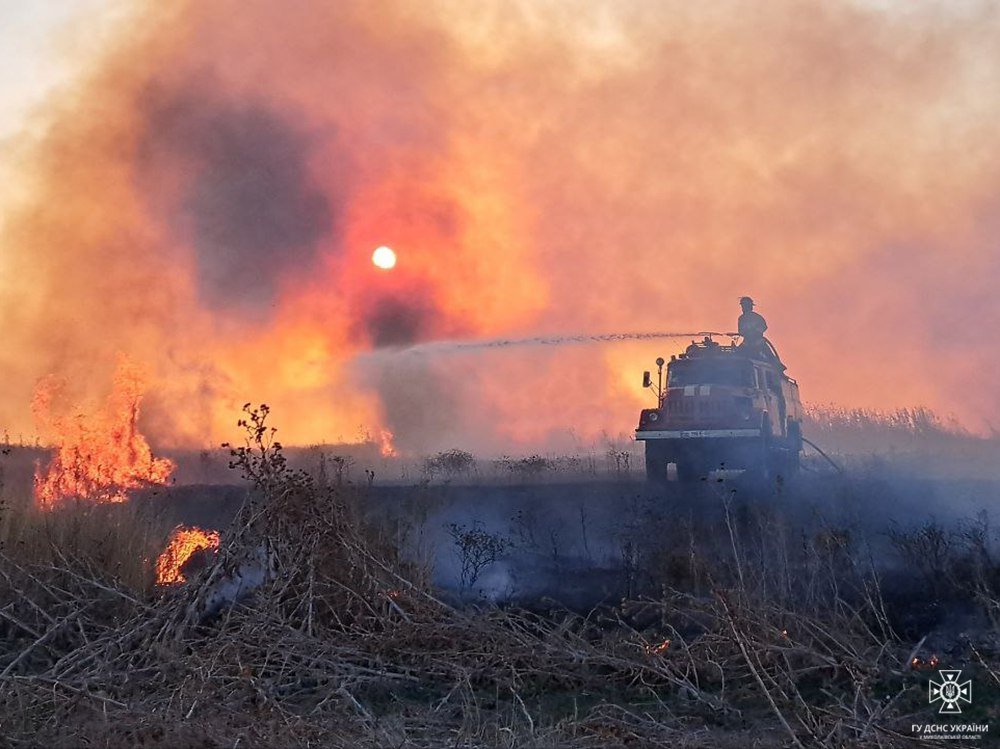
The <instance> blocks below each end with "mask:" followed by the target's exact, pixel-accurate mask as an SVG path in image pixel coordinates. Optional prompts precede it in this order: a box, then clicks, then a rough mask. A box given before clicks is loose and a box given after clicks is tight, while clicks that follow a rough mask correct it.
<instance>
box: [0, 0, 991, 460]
mask: <svg viewBox="0 0 1000 749" xmlns="http://www.w3.org/2000/svg"><path fill="white" fill-rule="evenodd" d="M136 18H137V19H139V20H141V21H143V22H142V23H131V24H128V25H127V27H126V26H123V28H122V29H121V37H120V41H119V42H118V43H117V44H116V45H115V46H113V47H110V48H109V49H108V50H107V51H106V54H105V56H104V57H102V58H101V59H96V60H86V61H81V69H82V70H84V71H85V72H84V73H83V74H82V75H81V79H80V81H79V82H78V83H77V85H76V86H74V87H73V89H72V90H71V91H66V92H63V93H62V94H60V95H58V96H56V97H55V98H54V99H53V101H52V102H51V103H50V107H49V109H48V116H49V119H50V127H49V128H48V130H47V131H46V132H45V134H44V135H43V136H41V137H39V138H37V139H36V140H34V141H29V140H28V139H25V141H24V142H23V144H22V148H21V149H20V152H19V153H18V154H17V156H18V166H17V169H18V174H19V175H20V181H19V183H18V188H19V189H18V190H17V191H16V195H15V197H13V198H11V199H9V200H8V203H7V204H5V205H4V206H2V210H3V221H4V234H3V237H2V239H0V242H2V249H3V258H4V260H3V267H2V275H0V279H2V280H0V305H2V310H0V311H2V314H3V319H4V320H5V322H6V324H7V339H6V341H5V347H4V351H3V355H2V357H3V358H2V364H3V367H4V372H5V389H4V394H3V396H2V397H0V424H3V425H4V426H8V428H10V429H11V431H12V432H17V431H24V432H28V433H30V431H31V429H32V425H31V417H30V413H29V409H28V403H29V401H30V393H31V390H32V387H33V385H34V383H35V381H36V380H37V379H38V378H39V377H41V376H44V375H46V374H49V373H55V374H58V375H61V376H62V377H63V378H64V379H66V380H68V381H69V382H70V383H72V385H73V386H74V387H75V389H76V390H78V391H79V393H80V394H97V393H99V392H100V391H101V389H102V388H104V387H105V383H106V382H107V379H108V377H109V373H110V370H111V367H112V364H113V361H114V359H115V356H116V355H117V353H118V352H119V351H122V352H125V353H128V354H130V355H131V356H132V357H133V358H134V359H136V360H137V361H140V362H143V363H145V364H147V365H149V366H150V367H151V368H152V369H153V371H154V372H155V373H156V375H157V378H158V380H157V384H156V385H155V387H154V392H153V393H151V394H150V397H149V399H148V401H147V402H148V403H149V406H150V407H149V409H148V411H147V414H148V418H149V420H150V424H152V425H154V426H155V429H156V432H157V433H156V435H155V436H156V437H157V438H159V440H161V441H173V442H175V443H185V444H188V443H192V442H198V443H203V444H204V443H211V442H218V441H220V440H222V439H226V438H228V437H230V436H231V428H232V424H233V423H234V421H235V418H236V416H237V414H236V412H235V409H237V408H238V406H239V405H240V404H242V403H243V402H245V401H248V400H257V401H267V402H269V403H270V404H271V405H272V407H273V408H274V410H275V414H276V418H277V419H278V420H279V421H280V426H281V428H282V430H283V436H284V437H285V439H286V441H289V442H309V441H319V440H336V439H354V438H356V435H357V434H359V433H361V432H364V431H365V430H368V431H371V432H375V430H376V429H377V428H379V427H382V426H388V427H389V428H390V429H395V430H396V431H397V432H399V433H400V434H397V438H398V439H399V441H401V442H403V443H405V444H408V445H410V446H412V447H413V448H414V449H418V448H420V447H421V446H427V445H432V444H435V443H432V442H431V441H429V440H438V441H440V440H441V439H443V437H442V436H441V435H442V434H447V435H448V436H449V439H450V440H451V441H452V442H453V444H457V445H459V446H463V447H469V448H472V449H476V448H477V447H489V448H490V449H494V448H496V449H508V446H512V445H514V446H517V447H524V448H530V449H539V448H544V447H546V446H548V445H551V444H553V442H552V440H553V439H554V438H555V436H556V435H558V434H560V433H561V434H565V433H566V431H567V430H571V431H572V433H573V434H574V435H575V436H576V438H579V439H597V438H599V436H600V435H601V434H602V433H603V432H610V433H612V434H614V433H618V432H624V431H627V430H628V429H629V428H630V427H631V424H632V421H633V419H634V416H635V413H636V410H637V409H638V407H639V406H640V404H641V403H643V402H644V398H645V394H644V393H643V391H642V390H641V388H640V386H639V373H640V372H641V371H642V370H643V369H646V368H648V367H649V362H650V360H651V359H653V358H654V357H655V356H656V355H657V354H659V353H663V354H669V353H671V351H673V350H677V348H679V347H680V346H681V345H683V343H682V342H678V343H676V344H673V343H664V344H662V345H660V344H654V343H649V342H636V343H627V344H619V343H609V344H608V345H606V346H594V347H574V348H573V349H572V350H558V351H557V350H545V351H540V350H539V349H537V348H531V347H527V348H522V349H516V350H515V349H506V350H504V351H490V352H484V353H483V354H482V355H479V354H477V355H475V356H472V355H468V356H463V359H462V361H461V362H452V363H450V364H448V365H447V366H426V365H425V366H423V369H422V371H420V372H416V371H414V372H413V374H412V376H411V377H409V378H408V377H407V367H408V366H410V365H409V364H407V363H406V362H404V361H389V360H386V359H380V360H379V361H382V362H385V363H384V364H382V365H380V366H383V367H384V368H386V371H382V372H380V371H378V370H377V368H375V365H373V364H371V363H370V362H368V363H365V364H364V365H363V366H361V365H358V364H357V363H356V361H357V360H358V357H360V356H363V355H365V354H367V353H368V352H369V351H370V350H371V349H373V348H379V347H384V346H392V345H406V344H409V343H412V342H419V341H433V340H438V339H441V338H466V339H476V338H483V337H485V338H497V337H500V338H506V337H510V338H519V337H533V336H539V335H541V336H553V335H558V334H587V333H604V332H611V331H616V330H618V331H643V330H700V329H705V328H707V329H729V328H731V327H732V326H733V321H734V319H735V316H736V314H737V312H738V308H737V305H736V299H737V298H738V297H739V296H741V295H742V294H751V295H752V296H754V297H755V298H757V300H758V302H759V304H760V309H761V311H762V312H763V313H764V314H765V316H767V318H768V321H769V323H770V333H771V335H772V337H773V340H774V341H775V343H776V344H777V346H778V348H779V350H780V351H781V353H782V356H783V358H784V359H785V360H786V362H787V363H788V364H789V367H790V371H791V373H792V374H794V375H796V376H797V377H798V378H799V379H800V381H801V383H802V387H803V392H804V395H805V396H806V398H807V399H810V400H814V401H836V402H840V403H843V404H845V405H857V406H869V407H871V406H874V407H895V406H902V405H912V404H918V403H920V404H925V405H928V406H931V407H933V408H935V409H938V410H939V411H942V412H944V413H950V412H954V413H956V414H957V415H958V416H959V417H960V418H962V419H963V420H965V422H966V423H967V424H969V425H970V426H973V427H982V426H984V423H985V422H992V423H994V424H996V423H998V422H1000V400H998V398H997V394H996V393H997V390H996V388H995V387H993V386H992V384H991V382H990V381H989V380H988V379H987V378H988V377H989V374H988V373H991V372H992V371H995V370H996V369H997V367H998V365H1000V361H998V354H997V351H996V348H995V347H993V346H991V345H989V342H988V340H986V341H984V339H983V336H982V335H981V334H980V329H981V328H984V327H986V328H988V326H989V325H990V324H991V321H992V320H995V319H998V318H1000V300H998V298H997V296H996V294H995V290H996V285H997V279H998V273H1000V268H998V266H997V261H996V257H997V254H996V252H995V243H996V228H997V226H996V211H995V206H996V201H997V195H998V194H1000V193H998V188H1000V133H998V132H997V130H996V128H995V127H994V123H995V122H996V121H997V119H998V115H1000V111H998V110H1000V103H998V100H997V99H996V97H995V96H992V95H991V94H990V92H992V91H993V90H995V89H996V86H997V83H998V81H997V78H998V76H1000V73H998V72H997V71H1000V47H998V46H997V45H996V43H995V39H996V34H997V32H998V25H1000V23H998V22H1000V17H998V9H997V7H996V5H995V4H994V3H986V2H984V3H962V4H961V5H956V4H953V3H944V2H942V3H925V4H921V5H920V7H919V8H916V7H911V6H909V5H907V6H906V7H905V8H904V7H903V5H902V4H899V5H898V6H897V4H884V3H879V4H868V3H862V2H860V1H859V2H845V3H839V4H830V3H823V2H819V0H817V1H816V2H806V3H802V2H798V1H797V0H778V1H777V2H772V3H767V4H765V5H762V4H759V3H758V4H749V3H742V2H735V1H733V2H723V3H721V4H720V3H715V4H712V6H711V7H709V6H703V5H692V4H690V3H682V2H668V3H659V4H656V3H647V2H643V1H642V0H626V1H625V2H621V1H616V2H610V1H609V2H592V3H587V4H586V6H585V7H584V6H580V5H579V4H566V3H562V2H558V1H557V0H549V1H543V2H537V1H535V2H520V3H508V2H503V3H501V2H499V1H497V2H480V3H464V2H462V3H459V2H456V1H455V0H437V1H436V2H429V3H422V4H420V5H419V6H417V5H414V4H412V3H408V2H388V3H380V4H377V5H376V6H373V5H372V4H370V3H362V2H338V3H321V2H307V1H306V0H299V1H297V2H291V3H283V4H281V6H280V7H278V5H276V4H274V3H268V2H263V1H252V2H235V0H200V1H199V2H188V3H184V4H179V5H176V6H172V9H171V10H170V11H164V10H163V9H162V6H161V5H160V4H155V3H143V2H140V0H136ZM137 29H145V31H137ZM382 244H387V245H390V246H392V247H393V248H394V249H395V250H396V251H397V253H398V256H399V264H398V265H397V267H396V268H395V269H394V270H392V271H390V272H384V271H380V270H378V269H375V268H373V267H372V265H371V263H370V255H371V252H372V250H373V249H374V248H375V247H377V246H379V245H382ZM984 344H985V345H984ZM359 373H360V376H359ZM443 394H448V398H447V399H445V403H446V407H445V408H443V409H442V410H441V411H440V413H441V414H444V415H445V416H446V417H447V418H448V419H451V421H449V422H448V424H449V426H448V429H449V430H450V431H442V430H444V429H445V426H443V425H442V423H441V422H442V420H443V417H440V418H439V415H438V414H435V413H431V412H430V411H428V413H427V414H425V415H419V414H418V415H416V416H414V414H413V413H409V414H407V415H405V416H404V415H402V413H401V410H402V409H405V408H410V409H412V408H414V407H415V406H414V405H413V404H415V403H421V404H424V405H423V406H422V407H423V408H425V410H426V409H429V408H430V406H429V405H427V404H430V403H431V402H432V401H434V400H435V399H439V398H441V397H442V395H443ZM456 414H458V415H456ZM403 432H407V433H406V434H402V433H403ZM509 449H516V447H509Z"/></svg>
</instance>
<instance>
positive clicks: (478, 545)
mask: <svg viewBox="0 0 1000 749" xmlns="http://www.w3.org/2000/svg"><path fill="white" fill-rule="evenodd" d="M447 528H448V534H449V535H450V536H451V538H452V541H454V543H455V553H456V555H457V556H458V560H459V564H460V577H461V586H462V590H468V589H469V588H471V587H472V586H473V585H475V584H476V581H477V580H479V576H480V575H481V574H482V573H483V572H484V571H485V570H486V569H488V568H489V567H490V566H491V565H493V564H495V563H496V562H497V560H499V559H500V557H501V556H503V553H504V551H506V550H507V547H508V546H510V541H509V540H508V539H507V538H506V537H505V536H504V535H503V534H500V533H491V532H490V531H487V530H486V529H484V528H483V527H482V526H481V525H479V524H475V525H472V526H465V525H460V524H458V523H450V524H449V525H448V526H447Z"/></svg>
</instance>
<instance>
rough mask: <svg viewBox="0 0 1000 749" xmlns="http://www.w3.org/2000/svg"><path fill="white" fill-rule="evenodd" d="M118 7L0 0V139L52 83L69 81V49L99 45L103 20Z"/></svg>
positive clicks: (106, 2) (62, 0) (100, 1)
mask: <svg viewBox="0 0 1000 749" xmlns="http://www.w3.org/2000/svg"><path fill="white" fill-rule="evenodd" d="M120 5H121V3H119V2H116V0H0V50H3V52H2V53H0V61H2V64H0V140H3V139H5V138H8V137H9V136H11V135H13V134H14V133H15V132H17V130H19V129H20V128H21V127H23V126H24V125H25V121H26V119H27V117H28V115H29V113H30V111H31V109H32V108H33V107H35V106H37V105H38V104H40V103H41V102H42V100H43V99H44V98H45V96H46V94H47V93H49V92H50V91H51V90H52V88H53V87H55V86H59V85H61V84H65V83H67V82H68V81H69V80H71V79H72V75H73V72H74V65H73V64H72V63H71V62H70V58H71V57H75V55H74V54H73V53H74V52H75V51H79V50H80V49H81V47H82V48H83V49H84V50H86V49H88V48H91V47H92V45H99V44H100V38H99V29H100V28H101V27H102V21H104V20H106V19H107V18H108V17H109V16H110V15H112V14H113V13H114V12H115V10H116V8H117V7H119V6H120ZM81 22H83V23H81Z"/></svg>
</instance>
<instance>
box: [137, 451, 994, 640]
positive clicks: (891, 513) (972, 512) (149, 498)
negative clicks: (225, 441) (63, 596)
mask: <svg viewBox="0 0 1000 749" xmlns="http://www.w3.org/2000/svg"><path fill="white" fill-rule="evenodd" d="M351 488H352V491H354V492H355V501H357V502H358V506H359V508H360V510H361V512H362V513H363V515H364V516H365V518H366V519H367V521H368V522H369V523H370V524H372V525H373V526H375V527H377V528H378V529H380V531H381V532H382V533H384V534H386V535H387V536H388V537H390V539H391V541H392V542H393V543H394V544H397V545H398V546H399V547H400V548H403V549H405V550H406V553H407V554H408V555H409V556H410V557H411V558H412V559H414V560H416V561H418V562H419V563H420V564H422V565H424V566H425V567H426V568H427V569H428V570H429V571H430V573H431V577H432V579H433V582H434V584H435V585H436V586H437V587H439V588H440V589H442V590H445V591H448V592H449V594H450V595H451V596H452V597H454V598H456V599H460V600H464V601H466V602H469V601H473V602H474V601H480V602H490V603H516V604H519V605H529V606H530V605H534V604H537V603H538V602H539V601H554V602H558V603H559V604H561V605H565V606H568V607H570V608H572V609H575V610H580V611H582V610H586V609H587V608H589V607H593V606H598V605H601V604H608V603H613V602H615V601H618V600H621V599H622V598H624V597H632V596H635V595H642V594H651V593H652V594H655V593H656V592H657V591H658V590H659V589H660V588H661V587H662V586H663V585H664V584H667V585H676V584H679V585H682V586H683V585H684V584H685V583H688V582H691V581H690V580H689V579H688V578H690V577H691V575H690V574H689V571H685V570H684V569H683V567H684V565H683V564H681V563H679V562H678V560H679V559H681V558H682V557H683V556H684V555H685V554H688V555H689V556H690V554H691V553H693V552H692V550H693V549H695V548H697V550H698V551H699V553H710V554H712V555H716V556H718V557H720V558H726V557H732V555H733V551H732V536H733V534H735V535H736V536H738V537H739V542H740V543H741V544H742V545H743V546H741V547H740V548H739V549H738V551H737V552H736V553H737V554H744V553H745V554H751V553H758V554H765V555H766V553H767V551H766V547H767V545H768V543H770V542H772V541H773V540H774V538H775V537H780V538H781V541H782V543H783V544H785V545H793V546H795V545H798V546H801V545H803V544H804V545H806V546H809V545H815V544H827V545H829V544H834V545H837V546H839V547H843V549H844V551H845V553H846V552H849V553H850V555H851V556H852V558H853V560H854V563H856V564H861V563H864V564H865V565H868V566H870V567H871V568H872V569H874V570H877V571H878V573H879V574H880V575H881V577H882V579H883V580H884V581H885V585H884V590H883V595H884V596H885V598H886V600H887V601H888V602H889V603H890V604H891V606H892V607H893V608H894V611H895V612H896V617H897V620H898V622H899V624H900V626H902V627H903V628H904V630H906V632H907V634H909V635H912V636H923V635H926V634H928V633H929V632H930V631H931V630H933V629H935V628H937V627H939V626H946V627H948V626H951V624H950V623H949V622H951V620H953V619H955V620H960V621H962V622H965V623H966V624H967V625H968V626H974V623H973V622H971V620H969V619H968V617H969V615H968V613H967V612H966V611H965V609H966V608H967V606H966V605H965V601H964V600H963V597H962V596H951V597H948V596H946V595H945V592H946V591H945V589H947V588H948V587H949V584H950V582H949V579H948V575H949V574H951V573H949V572H947V571H946V570H945V569H944V568H945V567H947V566H948V565H949V564H952V563H955V562H957V561H958V558H959V557H961V556H962V554H964V553H966V552H968V551H969V549H968V548H967V547H968V545H969V544H970V543H973V542H974V541H975V538H976V537H977V534H978V535H983V534H985V536H988V537H989V539H988V541H989V544H990V545H991V548H992V545H993V544H996V543H997V542H998V541H1000V538H994V537H993V531H992V528H993V526H994V525H995V519H996V518H995V516H996V514H997V512H998V510H1000V481H995V480H992V479H986V478H942V477H923V478H922V477H917V476H912V475H907V476H903V475H893V474H891V473H888V472H887V471H885V470H884V468H883V469H880V470H879V471H877V472H874V471H859V472H855V473H848V474H836V473H832V472H831V473H821V474H818V475H817V474H815V473H806V472H803V473H802V474H800V475H799V476H797V477H796V478H795V479H793V480H791V481H788V482H778V483H775V484H770V485H761V484H758V483H751V482H748V481H743V480H742V477H741V476H740V475H739V474H734V475H719V474H716V475H713V476H711V477H709V478H707V479H705V480H702V481H700V482H696V483H694V484H690V485H683V484H676V483H671V484H667V485H666V486H656V485H652V484H649V483H647V482H646V481H645V480H643V479H641V478H638V477H636V476H634V475H626V476H618V477H614V478H607V477H594V476H589V477H575V478H574V477H558V478H557V479H553V478H551V477H548V478H545V479H544V480H536V481H513V480H509V481H497V480H476V479H475V478H472V479H469V478H467V477H466V478H460V479H456V480H453V481H438V482H432V481H427V480H424V481H420V482H419V483H415V484H405V483H400V482H392V483H377V482H376V483H372V484H367V483H361V484H352V485H351ZM246 496H247V490H246V489H245V488H244V487H243V486H240V485H237V484H213V485H187V486H175V487H170V488H165V489H156V490H150V491H148V492H141V493H139V494H138V495H137V496H136V497H135V500H134V501H135V503H136V504H137V505H139V506H141V507H143V511H144V512H152V513H153V514H155V515H157V516H159V517H160V518H162V519H165V520H166V521H167V522H169V523H171V524H184V525H196V526H199V527H203V528H214V529H218V530H221V531H223V532H224V531H225V529H226V527H227V526H228V524H229V522H230V521H231V519H232V518H233V517H234V516H235V514H236V512H237V511H238V509H239V508H240V506H241V504H242V503H243V501H244V499H245V498H246ZM470 533H471V534H474V535H473V536H472V538H473V539H478V541H479V544H480V545H483V544H486V545H489V542H491V541H493V542H496V545H495V547H491V549H487V550H486V552H484V553H486V558H485V559H484V560H481V564H480V565H479V566H478V567H477V568H476V569H475V570H473V571H472V572H468V571H467V574H466V575H465V577H464V579H463V575H462V562H463V559H466V560H467V557H468V556H469V554H470V551H469V550H468V548H465V549H463V547H462V542H463V539H465V541H466V542H468V540H469V538H470V536H469V535H468V534H470ZM463 534H465V535H463ZM466 545H468V544H466ZM754 546H756V547H758V548H755V549H753V550H752V549H751V547H754ZM744 547H745V548H744ZM472 551H477V549H475V548H474V549H473V550H472ZM772 552H773V553H775V554H779V551H778V550H776V549H774V550H772ZM780 553H781V554H784V553H785V552H783V551H782V552H780ZM665 560H666V561H665ZM761 561H762V562H763V563H764V564H766V563H767V559H766V558H763V559H762V560H761ZM774 561H775V564H778V563H779V561H780V560H779V559H777V558H776V559H775V560H774ZM784 563H786V564H787V563H788V562H787V560H786V561H785V562H784ZM664 564H665V565H667V567H666V568H662V567H663V565H664ZM929 591H930V592H929ZM942 596H944V597H945V598H947V600H941V599H942ZM960 628H961V627H960Z"/></svg>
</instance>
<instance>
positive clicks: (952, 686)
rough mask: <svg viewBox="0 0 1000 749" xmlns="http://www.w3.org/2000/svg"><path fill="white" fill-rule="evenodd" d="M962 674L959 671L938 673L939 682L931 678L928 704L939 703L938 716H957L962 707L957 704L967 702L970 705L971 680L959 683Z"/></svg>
mask: <svg viewBox="0 0 1000 749" xmlns="http://www.w3.org/2000/svg"><path fill="white" fill-rule="evenodd" d="M961 675H962V672H961V671H960V670H956V671H945V670H943V669H942V670H941V671H938V676H939V677H940V678H941V681H939V682H937V681H934V679H933V678H932V679H931V680H930V683H929V684H928V689H929V696H928V702H930V704H932V705H933V704H934V703H935V702H940V703H941V709H940V710H938V714H941V715H958V714H960V713H961V712H962V707H961V705H960V704H959V703H961V702H968V703H969V704H972V680H971V679H967V680H966V681H963V682H959V680H958V679H959V677H961Z"/></svg>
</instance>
